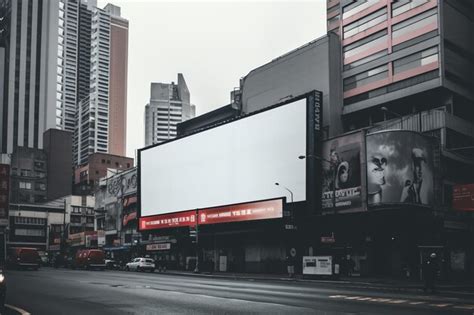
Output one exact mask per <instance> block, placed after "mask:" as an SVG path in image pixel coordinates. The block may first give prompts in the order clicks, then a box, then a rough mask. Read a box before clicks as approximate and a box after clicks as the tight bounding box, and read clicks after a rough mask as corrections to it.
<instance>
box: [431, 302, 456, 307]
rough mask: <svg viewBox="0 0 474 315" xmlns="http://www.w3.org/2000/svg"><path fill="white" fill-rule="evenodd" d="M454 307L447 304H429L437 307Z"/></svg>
mask: <svg viewBox="0 0 474 315" xmlns="http://www.w3.org/2000/svg"><path fill="white" fill-rule="evenodd" d="M450 305H452V304H451V303H446V304H429V306H436V307H446V306H450Z"/></svg>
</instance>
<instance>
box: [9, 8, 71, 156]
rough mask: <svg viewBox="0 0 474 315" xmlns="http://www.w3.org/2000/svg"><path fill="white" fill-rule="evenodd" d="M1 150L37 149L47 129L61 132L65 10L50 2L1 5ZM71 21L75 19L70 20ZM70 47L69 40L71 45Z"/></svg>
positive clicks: (63, 88) (65, 108)
mask: <svg viewBox="0 0 474 315" xmlns="http://www.w3.org/2000/svg"><path fill="white" fill-rule="evenodd" d="M0 7H1V8H2V9H1V11H2V24H3V25H2V34H1V35H0V37H1V38H2V40H1V42H2V44H0V46H1V47H2V48H1V49H0V60H1V61H0V64H1V66H0V77H1V82H2V87H1V90H0V121H1V122H2V123H1V128H0V135H1V136H0V147H1V153H12V152H13V149H14V147H16V146H24V147H30V148H41V147H42V141H43V139H42V134H43V132H44V131H45V130H47V129H49V128H58V129H64V128H65V117H66V116H65V115H66V112H67V106H66V105H65V104H64V99H65V94H64V93H65V91H66V83H69V82H68V81H67V76H65V73H66V71H65V68H66V65H69V61H70V59H71V58H74V53H72V55H67V56H65V55H64V51H65V48H66V47H67V45H68V44H69V42H65V41H64V38H65V34H66V30H65V27H66V22H65V21H66V20H68V19H69V18H70V16H66V15H65V4H64V2H62V1H52V0H42V1H33V0H23V1H20V0H0ZM71 19H74V17H71ZM72 41H74V39H72Z"/></svg>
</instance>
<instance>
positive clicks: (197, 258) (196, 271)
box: [194, 209, 199, 273]
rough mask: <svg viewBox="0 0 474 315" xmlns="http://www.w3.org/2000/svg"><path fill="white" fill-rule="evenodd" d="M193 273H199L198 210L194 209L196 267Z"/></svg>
mask: <svg viewBox="0 0 474 315" xmlns="http://www.w3.org/2000/svg"><path fill="white" fill-rule="evenodd" d="M194 273H199V210H198V209H196V267H195V268H194Z"/></svg>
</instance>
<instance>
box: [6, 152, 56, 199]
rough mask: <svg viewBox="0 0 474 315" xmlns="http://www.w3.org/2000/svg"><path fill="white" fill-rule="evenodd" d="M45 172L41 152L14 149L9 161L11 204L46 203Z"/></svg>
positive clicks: (43, 158) (45, 162)
mask: <svg viewBox="0 0 474 315" xmlns="http://www.w3.org/2000/svg"><path fill="white" fill-rule="evenodd" d="M47 172H48V168H47V156H46V153H45V152H44V151H43V150H41V149H32V148H27V147H16V148H15V149H14V151H13V155H12V160H11V197H10V200H11V203H38V202H44V201H46V195H47V193H46V192H47Z"/></svg>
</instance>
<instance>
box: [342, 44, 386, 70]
mask: <svg viewBox="0 0 474 315" xmlns="http://www.w3.org/2000/svg"><path fill="white" fill-rule="evenodd" d="M387 55H388V49H384V50H382V51H379V52H378V53H375V54H373V55H370V56H367V57H365V58H362V59H359V60H357V61H354V62H352V63H350V64H347V65H344V71H347V70H350V69H353V68H356V67H358V66H360V65H363V64H365V63H368V62H371V61H373V60H376V59H379V58H381V57H384V56H387Z"/></svg>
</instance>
